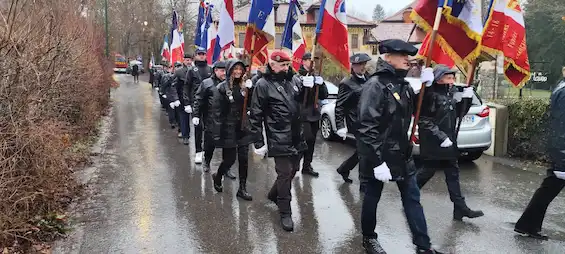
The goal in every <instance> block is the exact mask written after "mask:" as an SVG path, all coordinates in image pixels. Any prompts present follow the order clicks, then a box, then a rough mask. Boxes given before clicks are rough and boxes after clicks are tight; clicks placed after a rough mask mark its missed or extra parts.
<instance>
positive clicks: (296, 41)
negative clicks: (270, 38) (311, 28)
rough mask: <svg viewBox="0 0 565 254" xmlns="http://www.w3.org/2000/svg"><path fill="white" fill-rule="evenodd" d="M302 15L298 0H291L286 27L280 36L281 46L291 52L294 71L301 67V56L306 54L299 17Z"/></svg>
mask: <svg viewBox="0 0 565 254" xmlns="http://www.w3.org/2000/svg"><path fill="white" fill-rule="evenodd" d="M300 14H304V13H303V12H302V10H301V9H300V8H299V3H298V0H291V1H290V4H289V6H288V14H287V16H286V25H285V27H284V32H283V34H282V40H281V46H282V47H283V48H287V49H290V51H291V52H292V67H293V68H294V69H295V70H298V69H299V68H300V65H302V56H304V54H305V53H306V41H305V40H304V36H302V28H301V27H300V21H299V15H300Z"/></svg>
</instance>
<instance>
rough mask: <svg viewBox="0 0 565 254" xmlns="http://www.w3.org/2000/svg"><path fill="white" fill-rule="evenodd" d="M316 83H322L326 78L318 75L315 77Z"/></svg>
mask: <svg viewBox="0 0 565 254" xmlns="http://www.w3.org/2000/svg"><path fill="white" fill-rule="evenodd" d="M314 83H315V84H316V85H321V84H323V83H324V78H322V77H320V76H316V77H315V78H314Z"/></svg>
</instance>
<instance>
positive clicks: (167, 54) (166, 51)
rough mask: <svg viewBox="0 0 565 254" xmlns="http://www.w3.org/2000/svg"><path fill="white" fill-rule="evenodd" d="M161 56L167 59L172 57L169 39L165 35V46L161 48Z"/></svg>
mask: <svg viewBox="0 0 565 254" xmlns="http://www.w3.org/2000/svg"><path fill="white" fill-rule="evenodd" d="M161 56H162V57H163V59H166V60H167V61H168V60H170V59H171V52H170V51H169V39H168V38H167V36H166V35H165V38H164V40H163V48H162V49H161Z"/></svg>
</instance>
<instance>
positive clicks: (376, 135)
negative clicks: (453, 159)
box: [357, 39, 439, 254]
mask: <svg viewBox="0 0 565 254" xmlns="http://www.w3.org/2000/svg"><path fill="white" fill-rule="evenodd" d="M379 52H380V54H381V55H380V57H381V59H379V61H378V62H377V69H376V72H375V73H374V74H373V76H371V78H370V79H369V80H368V81H367V83H366V84H365V85H363V87H362V90H361V96H360V98H359V108H358V116H359V121H358V134H357V135H358V137H359V138H358V139H357V152H358V153H359V174H360V181H361V182H362V183H363V184H361V192H363V193H364V196H363V204H362V207H361V230H362V234H363V247H364V248H365V251H366V252H367V253H386V252H385V251H384V250H383V248H382V246H381V245H380V243H379V241H378V240H377V233H376V232H375V227H376V224H377V213H376V212H377V205H378V203H379V200H380V198H381V194H382V191H383V187H384V184H385V183H388V182H389V181H395V182H396V184H397V186H398V190H399V191H400V196H401V199H402V205H403V207H404V214H405V216H406V220H407V221H408V226H409V227H410V231H411V232H412V242H413V243H414V244H415V245H416V246H417V249H416V253H426V254H434V253H439V252H437V251H435V250H434V249H432V247H431V243H430V237H429V235H428V229H427V224H426V217H425V215H424V209H423V208H422V205H421V204H420V189H419V188H418V184H417V182H416V176H415V173H416V166H415V165H414V160H413V158H412V147H411V142H410V140H409V138H408V129H409V127H410V123H411V119H412V114H413V113H414V109H415V104H416V101H417V96H416V92H415V91H414V90H413V89H412V87H411V86H410V84H409V83H408V82H407V81H406V80H405V77H406V74H407V73H408V70H409V68H410V65H409V59H408V56H413V55H415V54H416V53H417V52H418V49H417V48H416V47H414V46H413V45H411V44H409V43H407V42H404V41H402V40H396V39H394V40H384V41H381V42H380V43H379ZM420 79H421V81H422V83H425V84H426V85H428V84H431V83H432V81H433V80H434V74H433V71H432V69H431V68H425V69H424V70H423V71H422V76H421V78H420ZM418 92H419V91H418Z"/></svg>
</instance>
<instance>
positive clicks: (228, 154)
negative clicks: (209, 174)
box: [218, 145, 249, 185]
mask: <svg viewBox="0 0 565 254" xmlns="http://www.w3.org/2000/svg"><path fill="white" fill-rule="evenodd" d="M236 156H237V160H238V162H239V163H238V164H239V183H240V185H241V184H245V183H246V182H247V166H248V159H249V158H248V157H249V145H244V146H238V147H233V148H222V164H220V168H218V175H219V176H224V175H225V174H226V173H227V172H228V170H230V168H231V166H233V164H234V163H235V159H236Z"/></svg>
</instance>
